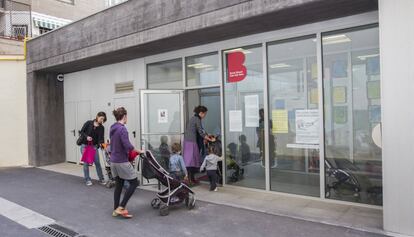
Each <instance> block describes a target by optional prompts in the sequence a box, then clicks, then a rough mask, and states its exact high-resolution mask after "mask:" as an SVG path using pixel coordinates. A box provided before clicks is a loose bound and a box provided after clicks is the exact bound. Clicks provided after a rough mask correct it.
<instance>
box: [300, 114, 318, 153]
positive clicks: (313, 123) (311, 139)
mask: <svg viewBox="0 0 414 237" xmlns="http://www.w3.org/2000/svg"><path fill="white" fill-rule="evenodd" d="M296 143H299V144H315V145H316V144H319V112H318V110H317V109H308V110H296Z"/></svg>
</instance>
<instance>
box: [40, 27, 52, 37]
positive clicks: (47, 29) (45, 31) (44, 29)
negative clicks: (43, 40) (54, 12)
mask: <svg viewBox="0 0 414 237" xmlns="http://www.w3.org/2000/svg"><path fill="white" fill-rule="evenodd" d="M49 31H51V29H49V28H45V27H41V26H39V33H40V34H41V35H43V34H44V33H47V32H49Z"/></svg>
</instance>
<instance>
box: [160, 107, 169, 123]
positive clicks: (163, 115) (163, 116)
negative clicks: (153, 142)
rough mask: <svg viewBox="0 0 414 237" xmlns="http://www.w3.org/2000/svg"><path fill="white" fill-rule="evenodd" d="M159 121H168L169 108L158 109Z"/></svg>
mask: <svg viewBox="0 0 414 237" xmlns="http://www.w3.org/2000/svg"><path fill="white" fill-rule="evenodd" d="M158 123H168V110H167V109H159V110H158Z"/></svg>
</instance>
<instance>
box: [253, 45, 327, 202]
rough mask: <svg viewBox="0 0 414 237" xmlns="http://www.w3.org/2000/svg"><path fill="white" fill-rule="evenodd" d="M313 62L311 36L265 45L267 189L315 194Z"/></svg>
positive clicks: (316, 128) (316, 117) (316, 125)
mask: <svg viewBox="0 0 414 237" xmlns="http://www.w3.org/2000/svg"><path fill="white" fill-rule="evenodd" d="M317 68H318V67H317V62H316V40H315V38H306V39H300V40H296V41H284V42H276V43H275V44H271V45H269V46H268V74H269V76H268V82H269V127H270V131H269V134H270V135H269V151H270V152H269V154H270V166H271V168H270V179H271V180H270V181H271V183H270V185H271V190H274V191H280V192H288V193H295V194H303V195H309V196H319V195H320V189H319V180H320V178H319V177H320V176H319V148H318V146H319V110H318V80H317V79H318V71H317ZM260 121H261V123H260V124H261V126H260V137H264V125H262V124H263V121H264V113H260ZM259 143H260V144H263V142H262V141H260V142H259ZM262 150H263V148H262Z"/></svg>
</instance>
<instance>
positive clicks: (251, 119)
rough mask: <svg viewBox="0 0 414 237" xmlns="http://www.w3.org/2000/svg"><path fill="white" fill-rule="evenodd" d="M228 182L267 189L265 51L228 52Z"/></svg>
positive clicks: (243, 49)
mask: <svg viewBox="0 0 414 237" xmlns="http://www.w3.org/2000/svg"><path fill="white" fill-rule="evenodd" d="M223 55H224V60H223V61H224V64H225V65H224V66H225V67H224V68H226V70H225V76H224V96H225V97H224V101H225V104H224V112H225V127H226V128H225V134H226V137H225V147H223V149H226V150H227V152H226V162H225V164H226V182H227V183H230V184H233V185H237V186H243V187H250V188H258V189H265V168H264V165H265V164H264V149H265V148H264V146H261V145H260V144H262V143H263V137H262V136H261V133H260V129H263V124H264V123H263V122H262V121H259V110H260V109H261V108H263V91H264V81H263V59H262V47H261V45H258V46H249V47H243V48H237V49H232V50H227V51H224V54H223Z"/></svg>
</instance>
